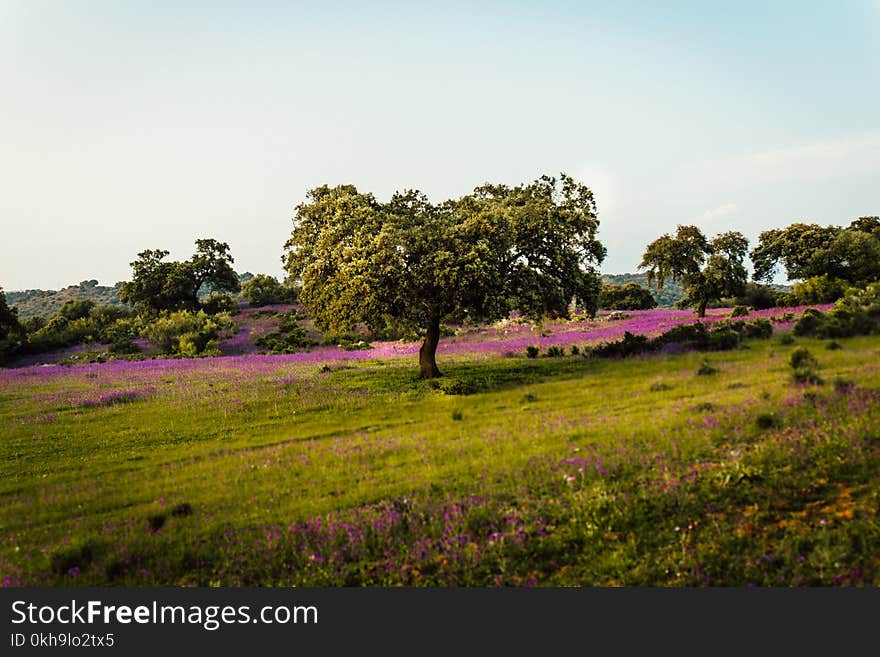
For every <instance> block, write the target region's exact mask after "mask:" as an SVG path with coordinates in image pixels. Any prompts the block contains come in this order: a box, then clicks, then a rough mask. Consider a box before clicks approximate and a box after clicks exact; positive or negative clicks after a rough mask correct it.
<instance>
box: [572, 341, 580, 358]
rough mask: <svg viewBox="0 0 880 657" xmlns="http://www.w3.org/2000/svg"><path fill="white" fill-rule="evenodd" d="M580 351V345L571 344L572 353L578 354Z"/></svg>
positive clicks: (573, 354)
mask: <svg viewBox="0 0 880 657" xmlns="http://www.w3.org/2000/svg"><path fill="white" fill-rule="evenodd" d="M579 353H581V350H580V347H578V346H577V345H576V344H573V345H571V355H572V356H577V355H578V354H579Z"/></svg>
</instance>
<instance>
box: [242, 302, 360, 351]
mask: <svg viewBox="0 0 880 657" xmlns="http://www.w3.org/2000/svg"><path fill="white" fill-rule="evenodd" d="M358 337H360V336H358ZM254 344H255V345H257V346H258V347H262V348H263V349H265V350H266V351H268V352H269V353H272V354H293V353H296V352H298V351H302V350H303V349H308V348H309V347H312V346H314V345H315V342H314V341H313V340H312V339H311V338H309V335H308V333H307V332H306V330H305V329H304V328H303V327H302V326H300V325H299V323H298V321H297V313H296V311H294V310H289V311H287V312H286V313H282V315H281V321H279V322H278V329H277V330H275V331H272V332H271V333H267V334H266V335H263V336H261V337H259V338H257V339H256V340H255V341H254ZM366 348H368V349H369V348H370V347H369V346H367V347H366Z"/></svg>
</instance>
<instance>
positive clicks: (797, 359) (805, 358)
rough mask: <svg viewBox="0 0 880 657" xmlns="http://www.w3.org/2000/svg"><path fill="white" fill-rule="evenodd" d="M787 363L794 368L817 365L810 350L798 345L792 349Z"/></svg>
mask: <svg viewBox="0 0 880 657" xmlns="http://www.w3.org/2000/svg"><path fill="white" fill-rule="evenodd" d="M788 363H789V365H791V367H792V368H793V369H796V370H797V369H802V368H804V367H818V366H819V363H818V362H817V361H816V358H815V357H814V356H813V354H811V353H810V350H809V349H807V348H805V347H798V348H797V349H795V350H794V351H792V352H791V357H790V358H789V360H788Z"/></svg>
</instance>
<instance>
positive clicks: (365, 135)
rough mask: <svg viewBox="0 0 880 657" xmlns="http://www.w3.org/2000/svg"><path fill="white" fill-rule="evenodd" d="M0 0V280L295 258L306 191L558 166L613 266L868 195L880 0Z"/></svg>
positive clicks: (110, 277)
mask: <svg viewBox="0 0 880 657" xmlns="http://www.w3.org/2000/svg"><path fill="white" fill-rule="evenodd" d="M210 4H211V5H212V6H211V7H208V3H201V2H195V3H187V2H181V1H175V2H156V1H150V2H134V1H132V2H117V1H112V2H105V1H103V0H90V1H88V2H80V1H77V0H66V1H64V2H60V1H57V2H51V1H43V0H0V286H2V287H3V288H5V289H6V290H21V289H27V288H49V289H58V288H61V287H65V286H67V285H70V284H75V283H78V282H80V281H82V280H89V279H97V280H98V281H99V282H100V283H101V284H102V285H112V284H114V283H115V282H117V281H121V280H126V279H128V278H129V277H130V274H131V268H130V266H129V263H130V262H131V261H133V260H134V259H135V258H136V256H137V253H138V252H140V251H142V250H144V249H151V248H155V249H159V248H161V249H165V250H168V251H170V252H171V256H170V258H171V259H186V258H188V257H190V256H191V255H192V253H193V251H194V241H195V240H196V239H198V238H202V237H214V238H216V239H219V240H221V241H225V242H227V243H228V244H229V245H230V249H231V253H232V255H233V256H234V258H235V264H234V267H235V268H236V270H238V271H240V272H244V271H250V272H253V273H267V274H271V275H274V276H277V277H282V276H283V271H282V268H281V254H282V252H283V245H284V242H285V241H286V240H287V238H288V237H289V235H290V231H291V227H292V218H293V216H294V208H295V207H296V205H297V204H298V203H300V202H302V201H303V200H304V199H305V195H306V192H307V191H308V190H309V189H311V188H313V187H316V186H319V185H323V184H328V185H337V184H354V185H356V186H357V187H358V188H359V189H360V190H361V191H365V192H372V193H374V194H375V195H376V196H377V197H378V198H380V199H387V198H388V197H389V196H390V195H391V194H392V193H393V192H394V191H395V190H403V189H419V190H421V191H423V192H425V193H426V194H428V196H429V197H431V198H432V199H433V200H434V201H438V202H439V201H442V200H444V199H446V198H455V197H459V196H462V195H465V194H468V193H470V192H471V191H472V190H473V188H474V187H476V186H478V185H480V184H483V183H486V182H492V183H506V184H510V185H515V184H519V183H528V182H530V181H532V180H535V179H536V178H538V177H540V176H541V175H544V174H550V175H555V174H559V173H562V172H565V173H568V174H570V175H572V176H574V177H575V178H577V179H579V180H580V181H581V182H583V183H584V184H586V185H587V186H588V187H590V188H591V189H592V190H593V192H594V194H595V196H596V199H597V204H598V209H599V220H600V232H599V237H600V239H601V240H602V242H603V243H604V244H605V246H606V247H607V249H608V256H607V258H606V260H605V262H604V263H603V265H602V271H603V272H605V273H622V272H629V271H634V270H635V269H636V266H637V265H638V263H639V261H640V259H641V254H642V253H643V252H644V248H645V246H646V245H647V244H648V243H649V242H650V241H652V240H653V239H655V238H656V237H658V236H659V235H661V234H663V233H666V232H674V230H675V228H676V226H677V225H678V224H683V223H687V224H696V225H698V226H699V227H701V228H702V229H703V230H704V232H706V233H707V235H708V236H709V237H711V236H713V235H714V234H716V233H719V232H723V231H727V230H739V231H742V232H743V233H744V234H745V235H746V236H747V237H748V238H749V239H750V241H751V242H752V245H754V243H755V241H756V239H757V236H758V234H759V233H760V232H761V231H762V230H766V229H769V228H778V227H784V226H786V225H788V224H790V223H793V222H795V221H807V222H816V223H820V224H836V225H843V224H847V223H849V222H850V221H851V220H853V219H855V218H856V217H859V216H864V215H877V214H880V109H878V108H880V0H865V1H861V2H823V3H813V2H805V1H800V2H766V1H762V2H751V1H739V2H735V3H734V2H723V3H722V2H664V3H654V2H647V1H646V2H638V3H637V2H625V1H614V2H586V1H584V2H556V1H552V0H544V1H541V2H515V1H508V2H493V1H486V2H482V3H479V4H478V3H471V2H462V3H457V2H454V1H450V0H444V1H443V2H433V3H427V2H368V1H361V2H352V3H348V2H301V3H300V2H283V3H282V2H279V3H274V2H240V3H232V2H214V3H210Z"/></svg>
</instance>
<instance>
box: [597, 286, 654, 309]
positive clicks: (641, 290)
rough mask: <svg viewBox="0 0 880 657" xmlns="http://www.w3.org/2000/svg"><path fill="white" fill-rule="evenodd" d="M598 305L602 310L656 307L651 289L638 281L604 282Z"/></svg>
mask: <svg viewBox="0 0 880 657" xmlns="http://www.w3.org/2000/svg"><path fill="white" fill-rule="evenodd" d="M599 307H600V308H602V309H603V310H650V309H651V308H656V307H657V300H656V299H655V298H654V296H653V295H652V294H651V290H649V289H648V288H646V287H643V286H641V285H639V284H638V283H624V284H623V285H612V284H608V283H605V284H603V285H602V292H601V294H600V295H599Z"/></svg>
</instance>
